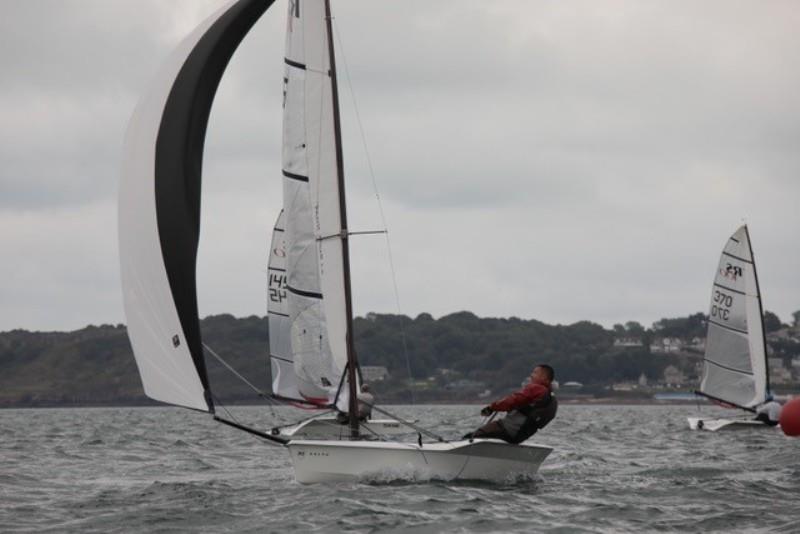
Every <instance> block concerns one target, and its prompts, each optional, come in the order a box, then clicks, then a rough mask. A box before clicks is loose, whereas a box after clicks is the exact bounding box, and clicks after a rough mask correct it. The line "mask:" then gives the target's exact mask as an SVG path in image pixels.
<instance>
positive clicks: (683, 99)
mask: <svg viewBox="0 0 800 534" xmlns="http://www.w3.org/2000/svg"><path fill="white" fill-rule="evenodd" d="M221 5H223V2H221V1H217V0H2V1H0V64H1V65H2V70H1V71H0V193H1V194H0V247H1V248H2V250H3V251H4V261H3V262H1V263H0V298H2V303H3V306H2V308H0V330H10V329H14V328H24V329H28V330H73V329H78V328H82V327H84V326H86V325H87V324H103V323H114V324H115V323H124V322H125V317H124V312H123V309H122V297H121V290H120V281H119V260H118V246H117V190H118V184H119V178H120V174H121V171H120V169H121V153H122V140H123V136H124V132H125V128H126V126H127V121H128V119H129V118H130V116H131V114H132V112H133V109H134V106H135V105H136V102H137V99H138V98H139V97H140V96H141V95H143V94H144V93H145V91H146V90H147V87H148V84H149V83H150V82H151V81H152V79H153V77H154V75H155V73H156V71H157V69H158V68H159V66H160V65H161V63H162V62H163V61H165V60H166V59H167V56H168V55H169V53H170V52H171V50H172V49H173V48H174V47H175V46H176V45H177V44H178V42H179V41H180V40H181V38H182V37H184V36H185V35H187V34H188V33H189V32H190V31H191V30H192V29H193V28H194V27H195V26H196V25H198V24H199V23H200V22H201V21H202V20H203V19H204V18H205V17H206V16H208V15H210V14H211V13H213V12H214V11H215V10H216V9H218V8H219V7H220V6H221ZM333 9H334V16H335V26H336V33H337V39H336V46H337V48H338V50H337V52H338V53H339V59H338V60H337V61H338V65H339V77H340V80H339V81H340V94H341V101H342V121H343V143H344V158H345V169H346V170H345V172H346V180H347V195H348V218H349V221H350V227H351V229H352V230H354V231H359V230H375V229H381V228H383V227H384V223H383V220H384V218H385V221H386V228H387V229H388V234H387V235H388V246H387V239H386V237H385V236H383V235H372V236H360V237H354V238H353V240H352V242H351V250H352V262H353V277H352V278H353V288H354V305H355V311H356V313H357V314H358V315H363V314H365V313H368V312H378V313H397V312H398V311H399V312H401V313H404V314H407V315H411V316H416V315H417V314H419V313H423V312H427V313H430V314H432V315H433V316H434V317H440V316H442V315H446V314H449V313H453V312H457V311H462V310H468V311H472V312H474V313H475V314H477V315H478V316H481V317H511V316H514V317H520V318H523V319H539V320H541V321H544V322H547V323H561V324H570V323H573V322H576V321H580V320H590V321H594V322H597V323H600V324H602V325H604V326H606V327H611V326H612V325H613V324H614V323H620V322H623V323H624V322H626V321H629V320H635V321H639V322H641V323H642V324H644V325H646V326H649V325H651V324H652V323H653V322H654V321H657V320H659V319H661V318H664V317H678V316H685V315H688V314H690V313H695V312H698V311H703V312H706V311H707V308H708V305H709V297H710V294H711V283H712V280H713V277H714V272H715V270H716V267H717V262H718V260H719V253H720V251H721V249H722V247H723V245H724V244H725V241H726V240H727V238H728V236H730V235H731V234H732V233H733V232H734V231H735V230H736V229H737V227H738V226H739V225H740V224H742V222H743V221H746V222H747V223H748V226H749V229H750V234H751V237H752V241H753V249H754V252H755V256H756V260H757V268H758V274H759V279H760V283H761V290H762V295H763V302H764V307H765V308H766V309H767V310H771V311H773V312H775V313H777V314H778V315H779V317H780V318H781V319H782V320H783V321H784V322H789V321H791V318H792V317H791V313H792V312H794V311H796V310H800V285H799V284H798V275H799V274H800V240H799V239H798V230H800V209H799V208H800V150H798V148H800V99H798V95H800V68H799V67H800V32H798V31H797V28H798V27H800V9H797V4H796V3H795V2H792V1H777V0H776V1H770V2H761V1H755V0H751V1H741V0H709V1H705V2H696V1H693V0H692V1H690V0H660V1H659V0H653V1H649V2H641V1H639V0H619V1H612V0H607V1H602V2H598V1H589V0H585V1H577V0H576V1H573V0H568V1H559V2H555V1H552V0H546V1H545V0H541V1H540V0H503V1H496V2H486V1H478V0H426V1H422V0H403V1H402V2H386V1H384V2H375V1H367V0H348V1H345V2H334V4H333ZM285 16H286V1H285V0H279V1H277V2H276V3H275V5H274V6H273V7H272V8H270V9H269V10H268V11H267V13H266V14H265V15H264V16H263V17H262V19H261V20H260V21H259V22H258V23H257V24H256V26H255V27H254V28H253V30H252V31H251V32H250V34H249V35H248V36H247V37H246V38H245V40H244V41H243V42H242V45H241V46H240V48H239V50H238V51H237V52H236V54H235V55H234V57H233V59H232V61H231V63H230V65H229V67H228V70H227V71H226V73H225V76H224V77H223V80H222V83H221V85H220V88H219V91H218V93H217V97H216V100H215V104H214V108H213V110H212V114H211V119H210V123H209V129H208V135H207V138H206V152H205V159H204V176H203V206H202V223H201V241H200V251H199V257H198V266H197V269H198V298H199V304H200V312H201V316H205V315H210V314H218V313H231V314H233V315H236V316H245V315H252V314H256V315H264V314H265V313H266V295H265V284H266V272H265V262H266V257H267V246H268V241H269V238H270V231H271V228H272V225H273V223H274V220H275V218H276V217H277V215H278V211H279V210H280V206H281V203H282V200H281V173H280V169H281V165H280V146H281V89H282V83H281V80H282V76H283V66H282V65H283V38H284V37H283V28H284V24H285ZM359 119H360V120H359ZM359 125H360V126H359ZM362 131H363V136H362ZM369 162H371V167H372V169H373V172H370V165H369ZM373 177H374V178H373ZM378 201H380V204H379V202H378ZM381 209H382V210H383V213H384V217H382V216H381ZM389 251H391V254H390V253H389ZM390 259H391V262H390V261H389V260H390ZM393 272H394V276H393V274H392V273H393ZM395 281H396V287H397V290H398V291H397V295H398V296H399V298H396V296H395V291H394V287H395V286H394V282H395Z"/></svg>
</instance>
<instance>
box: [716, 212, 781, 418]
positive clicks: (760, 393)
mask: <svg viewBox="0 0 800 534" xmlns="http://www.w3.org/2000/svg"><path fill="white" fill-rule="evenodd" d="M767 389H768V377H767V362H766V344H765V341H764V327H763V318H762V307H761V294H760V291H759V287H758V278H757V276H756V269H755V258H754V257H753V251H752V248H751V245H750V235H749V233H748V231H747V226H742V227H741V228H739V229H738V230H737V231H736V233H734V234H733V235H732V236H731V237H730V238H729V239H728V242H727V243H726V244H725V248H724V249H723V251H722V255H721V256H720V260H719V265H718V267H717V272H716V274H715V277H714V285H713V288H712V291H711V307H710V310H709V318H708V334H707V336H706V352H705V358H704V365H703V376H702V380H701V383H700V392H701V393H704V394H706V395H708V396H710V397H713V398H715V399H718V400H721V401H725V402H728V403H730V404H734V405H736V406H740V407H744V408H752V407H754V406H757V405H759V404H762V403H764V402H765V401H766V397H767V393H768V392H767Z"/></svg>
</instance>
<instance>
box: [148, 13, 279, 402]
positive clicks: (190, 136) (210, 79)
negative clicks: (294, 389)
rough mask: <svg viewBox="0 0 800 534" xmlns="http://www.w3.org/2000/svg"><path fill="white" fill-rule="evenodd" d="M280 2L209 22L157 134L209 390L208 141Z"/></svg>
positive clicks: (180, 308)
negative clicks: (248, 52) (203, 326)
mask: <svg viewBox="0 0 800 534" xmlns="http://www.w3.org/2000/svg"><path fill="white" fill-rule="evenodd" d="M273 1H274V0H240V1H239V2H237V3H236V4H234V5H233V6H231V7H230V8H229V9H228V10H227V11H225V12H224V13H222V14H221V15H220V16H219V18H217V20H216V21H215V22H214V23H213V24H212V25H211V26H210V27H209V28H208V30H207V31H206V33H205V34H203V36H202V37H201V38H200V39H199V41H198V42H197V44H196V45H195V47H194V48H193V49H192V51H191V52H190V53H189V55H188V56H187V58H186V61H185V62H184V63H183V66H182V67H181V69H180V72H179V73H178V75H177V77H176V78H175V81H174V82H173V84H172V88H171V90H170V93H169V96H168V97H167V100H166V103H165V105H164V110H163V113H162V116H161V123H160V125H159V129H158V134H157V138H156V140H155V168H154V174H155V202H156V219H157V225H158V235H159V240H160V242H161V254H162V256H163V258H164V266H165V269H166V274H167V279H168V280H169V285H170V289H171V291H172V298H173V300H174V302H175V308H176V310H177V312H178V318H179V319H180V322H181V328H182V329H183V334H184V336H185V338H186V343H187V344H188V347H189V351H190V352H191V354H192V359H193V360H194V365H195V367H196V369H197V373H198V375H199V377H200V381H201V382H202V384H203V387H204V388H205V391H206V402H207V403H208V407H209V411H211V412H213V411H214V403H213V400H212V399H211V395H210V394H209V385H208V375H207V373H206V366H205V361H204V359H203V349H202V342H201V339H200V322H199V319H198V310H197V279H196V274H195V271H196V265H197V245H198V240H199V237H200V184H201V177H202V166H203V146H204V144H205V137H206V127H207V126H208V116H209V113H210V111H211V104H212V102H213V101H214V94H215V93H216V91H217V87H218V85H219V81H220V78H221V77H222V74H223V72H224V71H225V67H226V66H227V65H228V61H229V60H230V58H231V56H232V55H233V52H234V51H235V50H236V48H237V47H238V46H239V43H240V42H241V40H242V39H243V38H244V36H245V35H246V34H247V32H248V31H249V30H250V28H251V27H252V26H253V24H254V23H255V22H256V20H258V18H259V17H260V16H261V15H262V14H263V13H264V12H265V11H266V10H267V8H268V7H269V6H270V5H271V4H272V3H273Z"/></svg>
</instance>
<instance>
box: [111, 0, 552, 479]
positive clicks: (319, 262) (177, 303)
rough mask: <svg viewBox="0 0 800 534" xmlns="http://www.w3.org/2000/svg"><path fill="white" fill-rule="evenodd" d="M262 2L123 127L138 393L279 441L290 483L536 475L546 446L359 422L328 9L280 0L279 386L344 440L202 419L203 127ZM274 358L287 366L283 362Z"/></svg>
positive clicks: (180, 54)
mask: <svg viewBox="0 0 800 534" xmlns="http://www.w3.org/2000/svg"><path fill="white" fill-rule="evenodd" d="M272 3H273V0H238V1H233V2H230V3H229V4H227V5H226V6H225V7H224V8H222V9H220V10H219V11H218V12H217V13H215V14H214V15H212V16H211V17H209V18H208V19H207V20H206V21H205V22H204V23H203V24H201V25H200V27H198V28H197V29H196V30H195V31H194V32H193V33H192V34H191V35H190V36H189V37H187V38H186V39H185V40H184V41H183V42H182V43H181V45H180V46H179V47H178V49H177V50H176V51H175V53H174V54H173V55H172V57H171V58H170V60H169V61H168V63H167V64H166V65H165V67H164V68H163V69H162V70H161V72H160V73H159V76H158V78H157V82H156V83H155V84H154V86H153V87H152V89H151V91H150V92H149V93H148V94H147V95H146V96H145V97H144V98H143V99H142V101H141V102H140V103H139V105H138V107H137V109H136V112H135V113H134V116H133V117H132V119H131V123H130V125H129V128H128V133H127V136H126V140H125V160H124V171H123V178H122V184H121V188H120V203H119V239H120V261H121V273H122V286H123V295H124V305H125V313H126V316H127V319H128V335H129V337H130V340H131V345H132V346H133V351H134V355H135V358H136V363H137V366H138V368H139V373H140V375H141V377H142V382H143V384H144V389H145V393H146V394H147V395H148V396H149V397H151V398H153V399H155V400H158V401H161V402H165V403H169V404H174V405H177V406H182V407H186V408H191V409H195V410H199V411H203V412H208V413H211V414H213V415H214V419H215V420H217V421H219V422H222V423H224V424H227V425H229V426H232V427H235V428H238V429H240V430H243V431H246V432H249V433H251V434H254V435H257V436H259V437H262V438H264V439H265V440H268V441H270V442H273V443H277V444H281V445H284V446H286V447H287V448H288V449H289V451H290V454H291V458H292V462H293V465H294V468H295V476H296V478H297V480H298V481H299V482H304V483H306V482H326V481H335V480H352V479H358V478H360V477H364V476H387V475H388V476H393V475H395V474H396V475H398V476H408V475H409V474H413V476H414V477H417V478H419V477H425V478H427V477H431V478H441V479H457V478H466V479H486V480H506V479H509V478H516V477H519V476H527V475H531V474H533V473H535V472H536V471H537V470H538V467H539V465H540V464H541V463H542V461H544V459H545V458H546V457H547V455H548V454H549V453H550V452H551V451H552V449H551V448H550V447H546V446H541V445H510V444H507V443H504V442H500V441H496V440H475V441H463V440H461V441H452V442H448V441H444V440H439V441H437V442H435V443H423V441H422V438H421V434H419V436H420V437H419V439H418V441H417V442H414V443H401V442H390V441H386V440H385V438H382V436H374V435H373V434H371V433H369V434H367V433H365V432H363V431H362V428H361V427H360V425H359V421H358V418H357V395H356V392H357V388H358V364H357V361H356V354H355V351H354V349H353V336H352V331H353V329H352V304H351V296H350V272H349V271H350V269H349V237H350V235H352V234H351V232H349V230H348V227H347V217H346V206H345V195H344V173H343V160H342V147H341V135H340V128H339V112H338V96H337V86H336V68H335V60H334V52H333V46H332V34H331V33H332V32H331V15H330V5H329V2H328V0H289V6H288V8H289V9H288V21H287V35H286V56H285V76H284V95H285V96H284V99H285V102H284V109H285V111H284V126H283V128H284V141H283V176H284V210H285V230H286V231H285V239H286V248H285V250H286V296H287V309H288V313H286V315H288V317H285V319H286V320H287V321H288V324H289V327H288V330H287V331H288V340H284V341H285V342H288V346H289V347H290V350H291V354H292V355H293V357H294V360H293V362H292V367H293V369H294V379H295V382H294V384H293V385H292V386H291V387H294V388H296V390H297V392H298V393H299V394H300V397H298V398H304V399H307V398H311V399H317V401H318V402H320V403H321V402H323V399H324V400H325V401H327V402H329V403H330V405H335V406H336V407H337V408H339V409H340V410H342V411H344V412H346V413H347V414H348V429H349V436H348V437H349V440H334V439H326V440H309V439H295V438H293V437H291V436H281V435H280V434H278V435H273V434H271V433H269V432H262V431H260V430H257V429H254V428H251V427H247V426H245V425H242V424H240V423H239V422H236V421H233V420H230V419H226V418H223V417H221V416H219V414H216V413H215V402H214V397H213V394H212V390H211V387H210V384H209V381H208V377H207V373H206V367H205V362H204V355H203V344H202V340H201V336H200V327H199V318H198V310H197V295H196V278H195V267H196V259H197V245H198V236H199V231H200V189H201V188H200V184H201V168H202V154H203V145H204V141H205V130H206V126H207V123H208V116H209V113H210V109H211V105H212V102H213V98H214V94H215V92H216V89H217V86H218V84H219V80H220V78H221V76H222V74H223V72H224V70H225V67H226V65H227V63H228V61H229V59H230V57H231V55H232V54H233V52H234V50H235V49H236V47H237V46H238V44H239V42H240V41H241V40H242V38H243V37H244V36H245V35H246V34H247V32H248V31H249V29H250V28H251V27H252V25H253V24H254V23H255V22H256V20H257V19H258V18H259V17H260V16H261V15H262V14H263V13H264V12H265V11H266V9H267V8H268V7H269V6H270V5H271V4H272ZM283 363H285V364H286V367H287V368H288V364H289V362H283ZM273 364H275V365H282V364H281V363H280V362H278V363H276V362H274V360H273ZM282 372H283V368H281V369H279V373H282ZM282 387H283V386H282V385H279V389H278V393H280V392H281V391H284V390H282V389H281V388H282ZM286 387H290V386H288V385H287V386H286ZM414 428H415V429H416V430H420V431H422V429H418V428H416V427H414ZM376 438H377V439H376Z"/></svg>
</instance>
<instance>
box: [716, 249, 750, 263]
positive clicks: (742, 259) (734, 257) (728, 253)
mask: <svg viewBox="0 0 800 534" xmlns="http://www.w3.org/2000/svg"><path fill="white" fill-rule="evenodd" d="M722 254H723V255H725V256H728V257H730V258H733V259H735V260H739V261H743V262H745V263H753V262H752V261H750V260H746V259H744V258H740V257H739V256H735V255H733V254H731V253H730V252H725V251H724V250H723V251H722Z"/></svg>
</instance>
